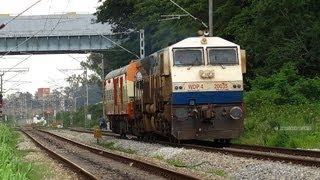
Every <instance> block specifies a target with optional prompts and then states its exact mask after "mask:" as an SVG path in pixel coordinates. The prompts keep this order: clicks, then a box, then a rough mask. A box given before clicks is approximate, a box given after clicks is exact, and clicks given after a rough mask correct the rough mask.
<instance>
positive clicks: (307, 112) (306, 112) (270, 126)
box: [235, 103, 320, 149]
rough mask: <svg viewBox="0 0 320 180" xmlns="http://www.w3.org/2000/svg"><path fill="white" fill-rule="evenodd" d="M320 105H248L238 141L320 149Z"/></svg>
mask: <svg viewBox="0 0 320 180" xmlns="http://www.w3.org/2000/svg"><path fill="white" fill-rule="evenodd" d="M319 139H320V104H319V103H310V104H301V105H281V106H280V105H278V106H276V105H272V106H271V105H264V106H260V107H254V108H252V107H251V108H248V109H247V117H246V119H245V132H244V134H243V135H242V136H241V137H240V138H239V139H237V140H235V142H236V143H244V144H258V145H264V146H275V147H287V148H305V149H313V148H314V149H320V141H319Z"/></svg>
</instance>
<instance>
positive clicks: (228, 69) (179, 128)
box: [106, 37, 246, 140]
mask: <svg viewBox="0 0 320 180" xmlns="http://www.w3.org/2000/svg"><path fill="white" fill-rule="evenodd" d="M130 64H131V65H130ZM130 64H129V65H128V67H135V70H134V71H132V70H130V72H129V71H121V72H122V73H123V74H124V75H125V76H128V77H129V76H132V75H130V73H133V72H134V73H135V74H134V77H135V78H134V83H126V82H124V83H123V84H125V85H122V86H123V87H120V90H112V88H115V89H117V88H118V87H117V85H116V86H115V85H110V86H109V87H110V88H111V91H110V90H109V91H108V92H115V91H116V92H122V93H121V94H120V95H118V94H112V95H111V96H114V97H115V98H116V96H117V97H119V96H120V98H121V97H122V98H123V99H126V100H127V101H126V102H124V104H123V106H125V107H126V108H125V109H126V110H127V113H126V112H124V111H123V112H122V113H121V115H120V114H119V115H117V113H116V112H115V113H112V114H110V117H109V119H111V124H113V126H112V127H114V130H116V131H117V132H120V133H132V134H134V135H137V136H141V137H142V136H147V135H150V134H158V135H162V136H166V137H170V138H171V139H174V140H189V139H197V140H213V139H215V140H221V139H223V140H229V139H232V138H237V137H239V136H240V134H241V132H242V131H243V127H244V126H243V120H244V110H243V73H245V71H246V58H245V51H243V50H241V49H240V46H239V45H237V44H234V43H232V42H229V41H227V40H225V39H222V38H219V37H191V38H187V39H184V40H182V41H180V42H178V43H176V44H174V45H171V46H169V47H167V48H164V49H162V50H160V51H158V52H156V53H154V54H152V55H150V56H148V57H146V58H145V59H142V60H138V61H133V62H131V63H130ZM133 64H134V66H132V65H133ZM127 69H128V68H127ZM116 71H119V70H115V72H116ZM115 72H111V73H110V75H107V78H106V81H109V82H110V80H113V79H114V78H116V77H115V76H112V75H113V74H116V75H117V76H119V75H120V74H119V73H115ZM127 84H128V85H127ZM129 84H131V85H129ZM110 88H109V89H110ZM121 88H123V90H121ZM123 92H124V93H123ZM117 99H119V98H117ZM106 104H107V105H108V101H107V102H106ZM108 107H109V108H112V107H113V105H112V104H110V103H109V106H108ZM126 114H128V115H127V116H126Z"/></svg>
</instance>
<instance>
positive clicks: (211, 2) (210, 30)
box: [209, 0, 213, 37]
mask: <svg viewBox="0 0 320 180" xmlns="http://www.w3.org/2000/svg"><path fill="white" fill-rule="evenodd" d="M209 36H210V37H212V36H213V0H209Z"/></svg>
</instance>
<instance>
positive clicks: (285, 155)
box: [72, 129, 320, 167]
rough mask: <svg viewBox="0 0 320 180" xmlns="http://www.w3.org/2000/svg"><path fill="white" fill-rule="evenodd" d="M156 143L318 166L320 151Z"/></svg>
mask: <svg viewBox="0 0 320 180" xmlns="http://www.w3.org/2000/svg"><path fill="white" fill-rule="evenodd" d="M72 131H78V132H84V133H92V131H90V130H85V131H83V130H78V129H72ZM103 135H106V136H113V137H120V135H118V134H115V133H112V132H103ZM133 140H134V139H133ZM156 143H159V144H163V145H168V146H173V147H183V148H187V149H197V150H200V151H207V152H218V153H223V154H231V155H235V156H240V157H248V158H257V159H262V160H272V161H278V162H285V163H293V164H299V165H305V166H316V167H320V151H311V150H300V149H287V148H277V147H265V146H257V145H242V144H231V145H230V146H229V147H223V148H217V147H212V145H213V143H211V142H203V144H206V145H199V144H176V143H170V142H164V141H156ZM210 145H211V146H210Z"/></svg>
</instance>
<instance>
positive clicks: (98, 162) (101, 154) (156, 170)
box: [22, 129, 200, 179]
mask: <svg viewBox="0 0 320 180" xmlns="http://www.w3.org/2000/svg"><path fill="white" fill-rule="evenodd" d="M22 132H23V133H25V134H26V135H27V136H29V137H30V138H31V139H32V140H33V141H34V142H35V143H36V144H37V145H39V146H40V147H41V148H43V149H45V150H46V151H47V152H48V154H49V155H50V156H54V157H56V158H58V159H59V160H61V161H63V162H64V163H65V164H67V165H68V166H69V167H71V168H73V170H75V171H76V172H79V173H80V174H81V175H82V176H83V177H84V178H85V179H164V178H166V179H200V178H198V177H196V176H193V175H188V174H184V173H181V172H177V171H175V170H172V169H169V168H165V167H160V166H158V165H155V164H152V163H149V162H145V161H142V160H137V159H133V158H131V157H128V156H125V155H119V154H116V153H112V152H109V151H105V150H102V149H99V148H96V147H91V146H88V145H85V144H82V143H79V142H75V141H72V140H69V139H67V138H64V137H61V136H58V135H55V134H52V133H50V132H47V131H44V130H35V129H33V130H22Z"/></svg>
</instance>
